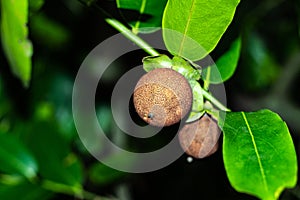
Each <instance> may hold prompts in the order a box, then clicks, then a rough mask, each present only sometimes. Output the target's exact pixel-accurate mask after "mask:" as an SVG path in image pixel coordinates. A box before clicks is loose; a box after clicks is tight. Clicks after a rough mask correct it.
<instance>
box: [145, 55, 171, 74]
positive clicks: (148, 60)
mask: <svg viewBox="0 0 300 200" xmlns="http://www.w3.org/2000/svg"><path fill="white" fill-rule="evenodd" d="M171 67H172V60H171V59H170V58H169V57H168V56H166V55H159V56H148V57H145V58H143V68H144V70H145V71H146V72H149V71H151V70H153V69H157V68H171Z"/></svg>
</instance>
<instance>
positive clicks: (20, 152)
mask: <svg viewBox="0 0 300 200" xmlns="http://www.w3.org/2000/svg"><path fill="white" fill-rule="evenodd" d="M0 163H1V164H0V170H1V171H3V172H5V173H9V174H19V175H22V176H25V177H27V178H28V179H31V178H33V177H35V176H36V173H37V169H38V165H37V163H36V161H35V159H34V158H33V156H32V155H31V154H30V153H29V151H28V150H27V148H26V147H25V146H24V145H23V144H22V142H21V141H19V140H18V139H17V138H16V137H14V136H13V135H9V134H3V133H0Z"/></svg>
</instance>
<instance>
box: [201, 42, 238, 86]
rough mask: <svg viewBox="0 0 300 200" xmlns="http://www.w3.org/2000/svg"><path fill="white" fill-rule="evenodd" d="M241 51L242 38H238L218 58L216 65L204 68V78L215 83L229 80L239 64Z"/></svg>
mask: <svg viewBox="0 0 300 200" xmlns="http://www.w3.org/2000/svg"><path fill="white" fill-rule="evenodd" d="M240 51H241V38H238V39H236V40H235V41H234V42H233V43H232V45H231V47H230V49H229V50H228V51H227V52H225V53H224V54H223V55H222V56H221V57H220V58H219V59H218V60H217V62H216V64H215V65H213V66H209V67H207V68H205V69H203V71H202V73H203V74H202V76H203V79H204V80H205V81H208V82H209V83H213V84H219V83H223V82H225V81H226V80H228V79H229V78H230V77H231V76H232V75H233V74H234V72H235V69H236V67H237V65H238V61H239V57H240Z"/></svg>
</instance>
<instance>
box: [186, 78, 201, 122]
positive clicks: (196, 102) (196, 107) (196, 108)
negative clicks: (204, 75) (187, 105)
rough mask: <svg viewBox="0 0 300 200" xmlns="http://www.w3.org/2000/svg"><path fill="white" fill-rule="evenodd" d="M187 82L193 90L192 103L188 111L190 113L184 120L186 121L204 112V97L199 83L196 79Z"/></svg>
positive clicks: (192, 119)
mask: <svg viewBox="0 0 300 200" xmlns="http://www.w3.org/2000/svg"><path fill="white" fill-rule="evenodd" d="M189 83H190V85H191V88H192V91H193V105H192V110H191V112H190V115H189V117H188V119H187V120H186V122H192V121H195V120H197V119H199V118H200V117H201V116H202V115H203V114H204V110H203V100H204V98H203V94H202V89H201V85H200V84H199V82H198V81H196V80H190V81H189Z"/></svg>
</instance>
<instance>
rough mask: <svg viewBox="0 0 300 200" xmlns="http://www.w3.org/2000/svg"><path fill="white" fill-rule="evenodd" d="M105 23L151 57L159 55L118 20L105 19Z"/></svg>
mask: <svg viewBox="0 0 300 200" xmlns="http://www.w3.org/2000/svg"><path fill="white" fill-rule="evenodd" d="M105 21H106V22H107V23H108V24H109V25H111V26H112V27H114V28H115V29H117V30H118V31H119V32H120V33H122V34H123V35H124V36H125V37H126V38H128V39H129V40H131V41H132V42H134V43H135V44H136V45H138V46H139V47H141V48H142V49H143V50H144V51H145V52H147V53H148V54H150V55H151V56H158V55H159V53H158V52H157V51H156V50H155V49H154V48H152V47H151V46H150V45H149V44H148V43H147V42H145V41H144V40H142V39H141V38H140V37H138V36H137V35H135V34H134V33H132V31H130V30H129V29H128V28H127V27H126V26H124V25H123V24H122V23H121V22H119V21H118V20H116V19H112V18H106V19H105Z"/></svg>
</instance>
